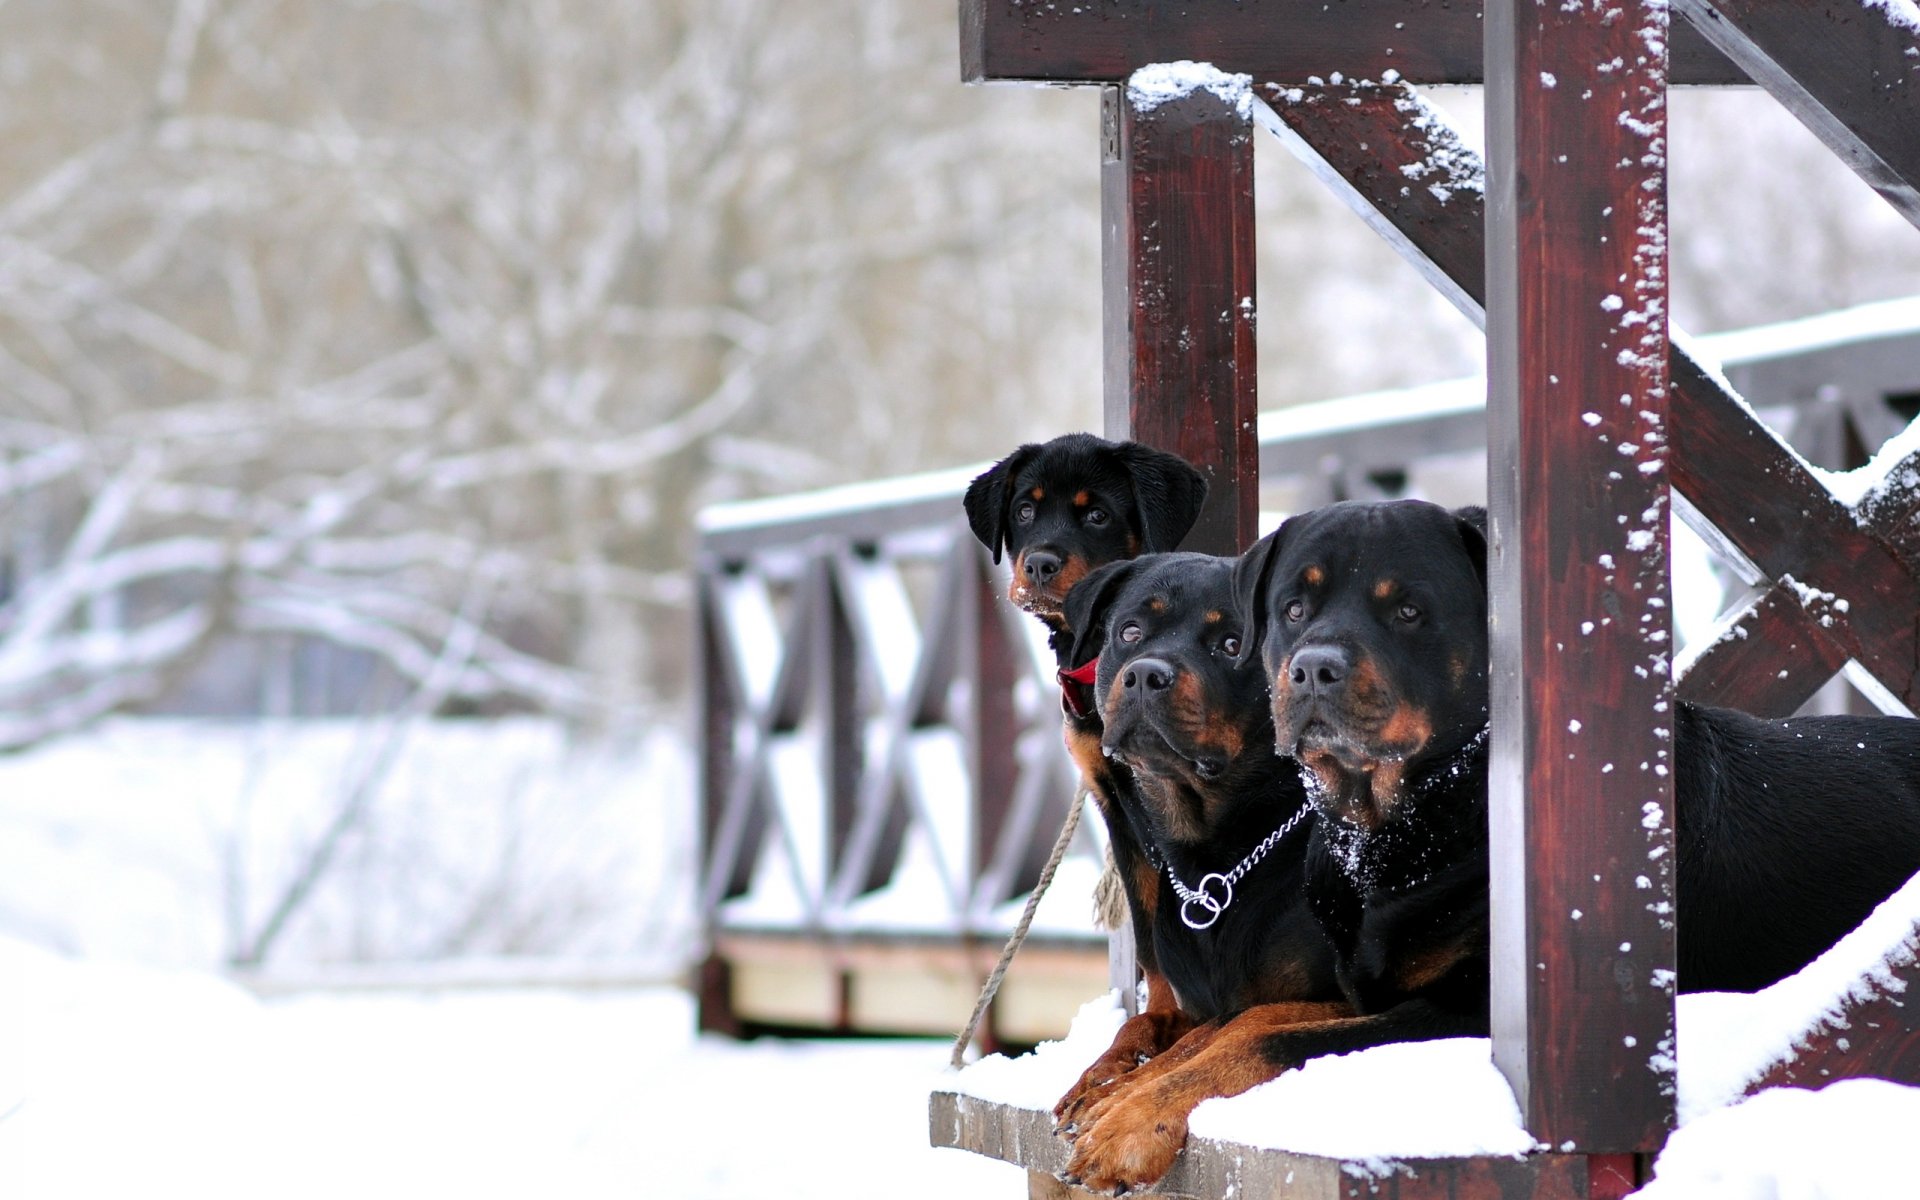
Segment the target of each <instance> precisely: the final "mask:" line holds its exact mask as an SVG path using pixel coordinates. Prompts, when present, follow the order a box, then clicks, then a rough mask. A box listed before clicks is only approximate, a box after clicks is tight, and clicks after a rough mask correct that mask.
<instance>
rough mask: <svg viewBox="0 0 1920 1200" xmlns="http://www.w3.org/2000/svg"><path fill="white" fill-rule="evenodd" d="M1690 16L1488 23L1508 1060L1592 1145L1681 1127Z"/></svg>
mask: <svg viewBox="0 0 1920 1200" xmlns="http://www.w3.org/2000/svg"><path fill="white" fill-rule="evenodd" d="M1666 16H1667V10H1666V5H1665V3H1664V0H1621V2H1620V3H1618V4H1617V5H1607V6H1599V5H1597V6H1586V5H1571V4H1569V5H1562V4H1548V5H1541V4H1535V3H1532V2H1531V0H1490V2H1489V3H1488V4H1487V13H1486V39H1487V56H1486V63H1487V150H1488V154H1487V197H1486V213H1487V217H1486V245H1487V267H1486V278H1487V374H1488V397H1487V424H1488V446H1487V459H1488V511H1489V516H1490V520H1491V525H1492V533H1493V536H1492V539H1491V555H1490V561H1489V574H1490V592H1491V604H1490V621H1489V629H1490V633H1491V640H1492V654H1493V662H1492V667H1493V739H1492V767H1491V774H1490V781H1489V805H1490V812H1489V822H1490V826H1491V835H1492V841H1493V859H1492V872H1491V892H1492V913H1493V979H1492V1012H1493V1046H1494V1061H1495V1063H1496V1064H1497V1065H1499V1066H1500V1068H1501V1069H1502V1071H1503V1072H1504V1073H1505V1074H1506V1076H1507V1078H1508V1080H1509V1081H1510V1082H1511V1083H1512V1084H1513V1085H1514V1093H1515V1095H1516V1097H1517V1098H1518V1099H1519V1101H1520V1110H1521V1113H1522V1115H1523V1117H1524V1118H1525V1121H1526V1125H1527V1129H1528V1130H1529V1131H1530V1132H1531V1133H1533V1134H1534V1136H1536V1137H1538V1138H1540V1139H1541V1140H1542V1141H1544V1142H1546V1143H1548V1144H1549V1145H1552V1146H1556V1147H1566V1148H1571V1149H1578V1150H1582V1151H1586V1152H1589V1153H1622V1152H1634V1151H1646V1150H1653V1149H1656V1148H1658V1147H1659V1146H1660V1145H1661V1144H1662V1143H1663V1142H1664V1141H1665V1139H1666V1135H1667V1131H1668V1130H1669V1129H1670V1128H1671V1127H1672V1124H1673V1088H1674V1060H1673V1055H1674V1040H1673V1038H1674V1033H1673V1029H1674V1026H1673V988H1672V970H1673V965H1674V934H1673V927H1672V920H1671V918H1670V915H1663V914H1670V911H1671V910H1670V909H1669V908H1667V905H1666V904H1663V903H1662V901H1663V900H1666V901H1667V902H1668V903H1670V896H1671V869H1672V862H1673V855H1672V853H1671V851H1672V847H1673V837H1672V828H1673V824H1672V821H1673V796H1672V776H1671V773H1670V770H1669V763H1670V761H1671V759H1670V757H1669V756H1670V751H1671V747H1672V719H1671V711H1670V709H1671V700H1672V694H1673V693H1672V684H1671V682H1670V674H1669V661H1670V654H1671V650H1672V642H1671V637H1670V632H1669V627H1670V621H1669V613H1670V611H1671V610H1670V608H1669V606H1668V603H1667V563H1666V544H1667V519H1668V512H1667V479H1666V461H1667V436H1668V429H1669V422H1668V408H1669V405H1668V401H1667V353H1668V349H1667V310H1666V303H1667V252H1666V229H1667V215H1666V98H1667V56H1666V44H1667V20H1666ZM1637 877H1645V878H1648V879H1650V880H1651V881H1652V882H1653V884H1654V886H1653V887H1650V888H1637V887H1635V886H1634V881H1635V879H1636V878H1637Z"/></svg>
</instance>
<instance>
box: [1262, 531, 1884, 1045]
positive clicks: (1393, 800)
mask: <svg viewBox="0 0 1920 1200" xmlns="http://www.w3.org/2000/svg"><path fill="white" fill-rule="evenodd" d="M1484 528H1485V519H1484V514H1483V513H1481V511H1480V510H1477V509H1468V510H1462V511H1460V512H1449V511H1447V510H1446V509H1443V508H1439V507H1437V506H1435V505H1431V504H1425V503H1421V502H1418V501H1401V502H1396V503H1390V504H1339V505H1333V506H1331V507H1328V508H1324V509H1318V510H1315V511H1313V512H1310V513H1305V514H1302V515H1300V516H1298V517H1295V518H1293V519H1292V520H1289V521H1288V522H1287V523H1286V524H1285V525H1283V526H1282V527H1281V528H1280V529H1279V530H1278V531H1277V532H1275V533H1273V534H1271V535H1269V536H1268V537H1266V538H1264V539H1262V540H1261V541H1260V542H1259V543H1257V544H1256V545H1255V546H1254V547H1253V548H1252V549H1251V550H1249V551H1248V552H1247V554H1246V555H1244V556H1243V557H1242V559H1241V561H1240V565H1239V567H1238V568H1237V572H1236V580H1235V592H1236V605H1237V609H1238V611H1239V613H1240V615H1241V617H1242V619H1243V620H1244V621H1245V623H1246V625H1245V627H1246V630H1247V636H1248V637H1249V639H1251V640H1252V642H1253V645H1252V646H1250V647H1249V653H1251V654H1253V655H1254V656H1256V657H1257V660H1258V661H1259V662H1260V663H1261V664H1262V665H1263V667H1264V671H1265V674H1266V675H1267V677H1268V679H1269V681H1270V683H1271V686H1272V712H1273V718H1274V724H1275V728H1276V731H1277V744H1278V748H1279V749H1280V750H1281V751H1282V752H1284V753H1290V754H1293V755H1295V756H1297V757H1298V758H1299V760H1300V761H1301V762H1302V763H1303V764H1304V765H1305V766H1306V767H1307V768H1308V769H1309V770H1310V772H1311V777H1310V783H1311V784H1312V785H1313V790H1314V791H1315V792H1316V794H1317V800H1318V804H1319V808H1320V812H1321V816H1322V821H1321V824H1320V826H1319V828H1318V830H1317V831H1316V833H1315V836H1314V842H1313V845H1312V846H1311V847H1310V848H1309V850H1308V860H1307V865H1306V890H1307V898H1308V903H1309V905H1310V906H1311V908H1312V909H1313V912H1314V915H1315V917H1316V918H1317V919H1318V920H1319V921H1320V923H1321V925H1322V927H1323V928H1324V929H1325V930H1326V932H1327V934H1328V937H1329V939H1330V940H1331V942H1332V943H1333V947H1334V951H1335V954H1336V958H1337V963H1338V971H1339V976H1340V983H1341V988H1342V990H1343V993H1344V994H1345V996H1346V998H1347V999H1348V1000H1349V1001H1350V1002H1351V1003H1352V1005H1353V1007H1354V1009H1355V1010H1356V1011H1357V1012H1358V1013H1360V1014H1361V1015H1360V1016H1359V1017H1357V1018H1354V1019H1350V1020H1344V1021H1334V1022H1327V1023H1325V1024H1323V1025H1320V1026H1317V1027H1301V1028H1297V1029H1294V1030H1290V1031H1287V1032H1284V1033H1281V1034H1279V1035H1276V1036H1275V1037H1273V1038H1270V1039H1268V1040H1267V1042H1266V1043H1264V1044H1263V1046H1262V1048H1261V1052H1262V1054H1263V1055H1264V1056H1265V1058H1266V1060H1267V1063H1268V1065H1269V1069H1270V1071H1272V1072H1278V1071H1279V1070H1282V1069H1284V1068H1286V1067H1289V1066H1292V1065H1295V1064H1297V1063H1299V1062H1300V1061H1302V1060H1303V1059H1306V1058H1310V1057H1314V1056H1316V1055H1321V1054H1328V1053H1336V1052H1342V1051H1347V1050H1353V1049H1357V1048H1359V1047H1362V1046H1367V1045H1374V1044H1378V1043H1381V1042H1387V1041H1407V1040H1419V1039H1425V1038H1433V1037H1442V1036H1452V1035H1458V1034H1484V1033H1485V1032H1486V1029H1487V1021H1488V1016H1487V1006H1488V996H1487V980H1488V966H1487V939H1488V925H1487V890H1486V889H1487V823H1486V821H1487V818H1486V807H1487V785H1486V763H1487V749H1486V735H1485V732H1484V731H1485V728H1486V721H1487V714H1488V680H1487V632H1486V630H1487V624H1486V621H1487V608H1486V558H1487V551H1486V541H1485V535H1484ZM1674 756H1675V763H1676V766H1675V773H1674V797H1675V816H1676V822H1675V823H1676V832H1677V845H1676V851H1677V853H1676V859H1677V874H1676V885H1677V887H1676V890H1677V896H1676V899H1677V938H1678V968H1677V972H1676V973H1677V977H1678V979H1677V982H1678V986H1679V987H1680V989H1681V990H1682V991H1724V990H1751V989H1754V988H1759V987H1763V986H1765V985H1767V984H1769V983H1773V982H1775V981H1777V980H1779V979H1781V978H1783V977H1785V976H1786V975H1788V974H1791V973H1793V972H1794V971H1796V970H1798V969H1800V968H1801V967H1803V966H1805V965H1806V964H1807V963H1808V962H1809V961H1811V960H1812V959H1813V958H1814V957H1816V956H1817V955H1818V954H1819V953H1820V952H1821V951H1823V950H1825V949H1826V948H1828V947H1829V946H1831V945H1832V944H1833V943H1834V942H1835V941H1836V940H1838V939H1839V938H1840V937H1841V936H1842V935H1844V934H1845V933H1846V932H1847V931H1849V930H1850V929H1852V928H1853V927H1855V926H1856V925H1857V924H1858V923H1859V922H1860V921H1861V920H1862V919H1863V918H1864V917H1865V916H1866V915H1867V914H1868V913H1869V912H1870V911H1871V910H1872V909H1873V907H1874V906H1875V905H1876V904H1877V903H1879V901H1881V900H1883V899H1884V898H1885V897H1886V896H1888V895H1889V894H1890V893H1892V892H1893V891H1894V890H1895V889H1896V888H1898V887H1899V886H1900V885H1901V884H1902V883H1904V882H1905V881H1906V880H1908V879H1909V878H1911V877H1912V876H1913V875H1914V874H1915V872H1916V871H1920V721H1913V720H1908V719H1903V718H1891V717H1813V718H1796V719H1792V720H1761V719H1757V718H1754V717H1751V716H1747V715H1745V714H1743V713H1738V712H1733V711H1730V710H1726V709H1717V708H1708V707H1704V706H1699V705H1693V704H1685V703H1682V704H1679V705H1677V706H1676V712H1675V721H1674Z"/></svg>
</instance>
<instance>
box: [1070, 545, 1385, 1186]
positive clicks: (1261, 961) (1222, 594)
mask: <svg viewBox="0 0 1920 1200" xmlns="http://www.w3.org/2000/svg"><path fill="white" fill-rule="evenodd" d="M1233 568H1234V560H1233V559H1229V558H1214V557H1211V556H1208V555H1203V554H1160V555H1150V556H1147V557H1144V558H1139V559H1135V560H1133V561H1130V562H1121V563H1115V564H1112V565H1110V566H1106V567H1103V568H1101V569H1099V570H1097V571H1095V572H1093V573H1092V574H1091V575H1088V576H1087V577H1086V578H1085V579H1084V580H1082V581H1081V582H1080V583H1079V584H1078V585H1077V586H1076V587H1074V589H1073V590H1072V592H1071V593H1070V594H1069V595H1068V596H1067V602H1066V609H1065V620H1066V626H1067V628H1069V629H1071V630H1072V631H1073V633H1074V643H1075V646H1074V649H1073V651H1072V654H1071V657H1072V658H1073V659H1075V660H1088V661H1091V662H1092V663H1093V664H1095V667H1096V671H1095V677H1094V682H1093V693H1094V696H1095V698H1096V708H1097V711H1098V715H1099V719H1100V721H1101V723H1102V725H1103V733H1102V735H1101V738H1100V742H1099V745H1098V747H1097V749H1098V751H1099V752H1101V762H1103V763H1105V762H1109V761H1111V760H1118V762H1119V763H1120V764H1121V765H1122V766H1123V767H1124V768H1125V770H1126V772H1127V773H1128V774H1129V775H1130V776H1131V778H1132V783H1133V786H1132V787H1131V788H1124V789H1120V790H1119V791H1117V792H1116V793H1115V795H1114V801H1115V803H1114V811H1113V812H1112V813H1110V814H1109V816H1108V820H1109V822H1110V824H1112V825H1113V826H1114V827H1115V831H1116V835H1117V836H1116V841H1119V840H1120V837H1119V836H1118V835H1120V834H1121V833H1123V832H1124V834H1125V835H1126V836H1125V840H1126V841H1127V843H1128V844H1129V845H1131V846H1134V847H1137V848H1138V852H1139V853H1138V856H1137V857H1136V858H1135V859H1134V860H1133V862H1132V864H1131V870H1130V871H1128V873H1127V876H1126V879H1125V890H1126V895H1127V901H1128V907H1129V910H1130V915H1131V917H1132V922H1133V927H1134V931H1135V938H1136V939H1137V943H1138V946H1139V950H1140V958H1141V961H1142V962H1150V963H1153V964H1155V966H1154V970H1153V972H1152V973H1151V974H1149V977H1148V978H1149V988H1148V1004H1147V1006H1146V1009H1145V1011H1143V1012H1141V1013H1140V1014H1139V1015H1138V1016H1135V1017H1133V1018H1131V1019H1130V1020H1128V1021H1127V1022H1126V1023H1125V1024H1124V1025H1123V1026H1122V1027H1121V1029H1120V1031H1119V1032H1118V1034H1117V1035H1116V1036H1115V1038H1114V1042H1113V1045H1112V1047H1111V1048H1110V1049H1109V1050H1108V1051H1107V1052H1106V1053H1105V1054H1103V1055H1102V1056H1101V1057H1100V1058H1099V1059H1098V1060H1097V1061H1095V1062H1094V1063H1093V1065H1092V1066H1090V1067H1089V1068H1088V1069H1087V1070H1086V1072H1085V1073H1084V1074H1083V1075H1082V1076H1081V1078H1080V1080H1079V1081H1078V1082H1077V1083H1076V1084H1075V1085H1074V1086H1073V1088H1071V1089H1070V1090H1069V1091H1068V1092H1067V1094H1066V1095H1065V1096H1064V1097H1062V1098H1061V1100H1060V1102H1059V1104H1058V1105H1057V1106H1056V1107H1055V1109H1054V1115H1055V1119H1056V1121H1057V1123H1058V1126H1059V1128H1060V1130H1061V1131H1062V1133H1063V1134H1065V1135H1066V1136H1067V1137H1068V1138H1070V1139H1071V1140H1072V1142H1073V1146H1074V1150H1073V1154H1072V1157H1071V1160H1070V1163H1069V1165H1068V1168H1067V1173H1068V1176H1069V1178H1070V1179H1072V1180H1073V1181H1074V1182H1077V1183H1081V1184H1083V1185H1084V1186H1086V1187H1090V1188H1095V1189H1101V1190H1104V1189H1109V1188H1115V1187H1124V1186H1127V1185H1131V1184H1139V1183H1144V1182H1148V1181H1150V1180H1152V1179H1157V1178H1158V1177H1159V1176H1160V1175H1161V1174H1163V1173H1164V1172H1165V1170H1166V1167H1167V1165H1168V1164H1170V1163H1171V1162H1172V1160H1173V1157H1174V1155H1175V1154H1177V1153H1178V1151H1179V1149H1180V1146H1181V1145H1182V1144H1183V1143H1184V1141H1185V1140H1186V1128H1187V1117H1188V1114H1190V1113H1191V1112H1192V1111H1193V1108H1194V1106H1195V1105H1197V1104H1198V1103H1199V1102H1200V1101H1201V1100H1203V1099H1205V1098H1206V1097H1208V1096H1217V1095H1231V1094H1233V1093H1235V1092H1238V1091H1242V1090H1245V1088H1247V1087H1250V1086H1252V1085H1253V1084H1254V1083H1258V1082H1261V1081H1262V1080H1264V1079H1266V1078H1268V1077H1269V1076H1270V1075H1271V1072H1265V1071H1262V1067H1261V1063H1262V1059H1261V1056H1260V1054H1259V1052H1258V1047H1257V1043H1258V1040H1259V1039H1260V1038H1261V1037H1263V1036H1265V1034H1266V1033H1267V1032H1269V1031H1271V1030H1272V1029H1275V1028H1279V1027H1282V1026H1285V1025H1290V1024H1295V1023H1298V1022H1301V1021H1313V1020H1324V1019H1328V1018H1332V1017H1339V1016H1347V1015H1350V1014H1351V1010H1350V1009H1349V1008H1348V1007H1347V1005H1346V1004H1345V1003H1344V1002H1343V1001H1342V1000H1341V997H1340V991H1339V986H1338V981H1337V979H1336V977H1335V974H1334V963H1333V955H1332V951H1331V948H1330V947H1329V945H1328V943H1327V940H1326V938H1325V937H1324V936H1323V935H1322V934H1321V932H1320V930H1319V927H1318V926H1317V925H1316V923H1315V922H1314V920H1313V917H1312V915H1311V914H1310V913H1309V912H1308V911H1307V908H1306V902H1305V893H1304V891H1303V890H1302V887H1301V876H1302V869H1303V866H1304V862H1305V851H1306V846H1307V844H1308V841H1309V838H1310V836H1311V833H1312V830H1313V828H1314V826H1315V825H1316V824H1317V819H1316V817H1315V815H1314V812H1313V806H1312V803H1311V801H1309V799H1308V798H1307V793H1306V789H1305V787H1304V786H1302V784H1301V782H1300V777H1299V769H1298V767H1297V765H1296V764H1295V763H1293V762H1292V761H1291V760H1289V759H1285V758H1281V757H1278V756H1276V755H1275V754H1274V753H1273V743H1274V736H1273V724H1272V720H1271V717H1270V714H1269V711H1268V708H1267V704H1266V683H1265V680H1264V678H1262V677H1261V675H1260V673H1259V672H1258V671H1257V670H1253V669H1250V668H1248V667H1245V666H1243V665H1242V664H1241V663H1239V661H1238V657H1239V655H1240V653H1241V647H1240V637H1241V634H1240V625H1239V622H1238V620H1237V619H1236V618H1235V616H1234V613H1233ZM1096 652H1097V657H1095V654H1096ZM1094 749H1095V748H1093V747H1089V746H1086V745H1082V746H1080V747H1078V748H1077V751H1078V753H1079V754H1080V755H1081V757H1082V758H1083V759H1084V757H1085V756H1086V755H1088V754H1090V753H1093V751H1094ZM1084 769H1089V764H1085V763H1084V762H1083V770H1084ZM1249 1071H1251V1072H1254V1073H1255V1076H1256V1077H1251V1078H1250V1077H1248V1073H1249Z"/></svg>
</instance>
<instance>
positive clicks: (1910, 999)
mask: <svg viewBox="0 0 1920 1200" xmlns="http://www.w3.org/2000/svg"><path fill="white" fill-rule="evenodd" d="M1916 993H1920V926H1916V927H1915V928H1914V930H1913V932H1912V933H1910V934H1909V935H1908V936H1907V937H1906V939H1905V940H1904V941H1903V942H1902V943H1901V944H1900V945H1899V946H1897V947H1895V948H1894V949H1893V950H1892V951H1891V952H1890V953H1889V954H1888V956H1887V958H1886V959H1884V960H1882V962H1881V965H1880V968H1879V969H1878V970H1877V971H1874V972H1873V973H1871V974H1869V975H1867V976H1866V977H1865V978H1864V979H1862V980H1861V981H1860V983H1859V984H1857V985H1856V989H1855V991H1853V992H1852V993H1850V994H1849V995H1847V996H1846V997H1844V998H1843V999H1841V1000H1840V1002H1839V1005H1838V1009H1839V1011H1838V1012H1837V1013H1836V1014H1834V1015H1833V1016H1831V1017H1825V1016H1823V1017H1822V1018H1820V1019H1818V1020H1816V1021H1814V1022H1813V1024H1812V1025H1810V1026H1809V1027H1808V1028H1807V1030H1806V1031H1805V1032H1803V1033H1802V1034H1801V1035H1800V1036H1799V1037H1796V1038H1795V1039H1794V1044H1795V1049H1794V1052H1793V1054H1792V1055H1791V1056H1789V1057H1787V1058H1785V1059H1783V1060H1781V1061H1780V1062H1777V1063H1775V1064H1774V1065H1773V1066H1772V1067H1771V1068H1769V1069H1768V1070H1767V1071H1765V1072H1764V1073H1763V1074H1762V1075H1761V1076H1760V1077H1759V1078H1758V1079H1756V1080H1755V1081H1754V1082H1753V1085H1752V1086H1751V1087H1750V1088H1748V1091H1749V1093H1752V1092H1757V1091H1759V1090H1760V1089H1761V1088H1768V1087H1781V1086H1792V1087H1810V1088H1818V1087H1824V1086H1826V1085H1827V1084H1829V1083H1832V1082H1833V1081H1834V1080H1836V1079H1856V1078H1860V1077H1863V1076H1865V1077H1871V1078H1874V1079H1891V1080H1893V1081H1895V1082H1896V1083H1916V1082H1920V1005H1916V1004H1915V1003H1914V997H1915V995H1916Z"/></svg>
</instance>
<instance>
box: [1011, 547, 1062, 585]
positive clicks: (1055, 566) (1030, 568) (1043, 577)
mask: <svg viewBox="0 0 1920 1200" xmlns="http://www.w3.org/2000/svg"><path fill="white" fill-rule="evenodd" d="M1060 567H1061V562H1060V556H1059V555H1058V554H1055V553H1053V551H1051V550H1029V551H1027V556H1026V558H1024V559H1022V560H1021V562H1020V569H1021V570H1023V571H1025V572H1026V575H1027V581H1028V582H1029V583H1037V584H1039V585H1041V586H1042V587H1045V586H1046V585H1047V584H1048V583H1050V582H1052V581H1053V577H1054V576H1055V575H1058V574H1059V573H1060Z"/></svg>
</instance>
